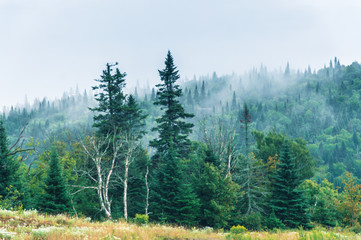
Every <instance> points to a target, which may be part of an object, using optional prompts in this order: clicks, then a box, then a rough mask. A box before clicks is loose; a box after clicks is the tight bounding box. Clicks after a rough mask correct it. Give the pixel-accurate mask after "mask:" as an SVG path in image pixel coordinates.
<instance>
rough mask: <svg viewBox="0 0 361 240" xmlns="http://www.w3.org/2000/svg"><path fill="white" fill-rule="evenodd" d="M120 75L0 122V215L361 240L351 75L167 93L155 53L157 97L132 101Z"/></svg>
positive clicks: (356, 78)
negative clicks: (18, 212) (326, 231)
mask: <svg viewBox="0 0 361 240" xmlns="http://www.w3.org/2000/svg"><path fill="white" fill-rule="evenodd" d="M121 71H123V70H122V69H119V68H118V66H117V65H111V64H107V65H106V68H105V70H104V71H103V73H102V74H101V76H100V78H99V79H98V80H96V81H95V82H94V87H93V89H92V91H88V92H87V91H84V92H83V93H81V92H80V91H79V90H78V89H76V90H75V91H71V92H69V93H64V95H63V97H62V98H61V99H58V100H54V101H50V100H47V99H46V98H44V99H43V100H36V101H35V102H34V103H33V104H29V103H25V104H24V105H23V106H18V107H11V108H8V109H7V108H5V109H4V110H3V113H2V118H1V121H0V165H1V169H0V171H1V173H0V185H1V187H0V196H1V199H0V205H1V207H2V208H9V209H37V210H38V211H41V212H44V213H50V214H55V213H67V214H70V215H75V216H86V217H90V218H92V219H93V220H105V219H120V218H122V219H125V220H128V219H132V218H142V217H144V218H147V217H149V219H150V221H153V222H161V223H170V224H178V225H183V226H187V227H192V226H202V227H205V226H209V227H213V228H217V229H219V228H230V227H232V226H233V225H243V226H245V227H247V228H248V229H254V230H259V229H263V228H268V229H273V228H297V227H299V226H301V225H302V226H303V227H304V228H312V227H314V226H315V225H317V224H321V225H324V226H328V227H334V226H350V227H352V228H353V229H354V230H355V231H361V226H360V223H359V222H360V221H361V220H360V218H359V217H360V214H361V203H360V200H361V187H360V185H359V184H360V183H361V154H360V153H359V143H360V130H361V112H359V110H360V109H361V95H360V88H361V65H360V64H359V63H357V62H354V63H352V64H351V65H349V66H344V65H341V63H340V61H339V59H337V58H335V59H333V60H331V61H330V62H329V64H327V66H326V65H325V66H324V68H322V69H319V70H318V71H315V70H314V71H313V70H312V69H311V67H308V68H307V69H306V70H297V71H296V70H292V69H291V68H290V65H289V64H288V63H287V65H286V67H285V68H284V69H283V70H278V71H271V72H270V71H268V70H267V68H266V67H264V66H261V67H260V68H259V69H256V68H255V69H252V70H251V71H249V72H247V73H245V74H243V75H237V74H232V75H225V76H218V75H217V74H216V73H213V74H212V75H211V76H199V77H194V78H193V79H192V80H184V79H182V80H181V79H180V74H181V69H177V66H176V62H174V59H173V56H172V55H171V53H170V52H168V54H167V57H166V59H165V66H164V69H162V70H159V76H160V80H159V84H157V85H156V86H154V87H145V88H144V87H142V86H137V87H136V88H135V89H127V87H126V73H125V72H121ZM178 71H180V72H178Z"/></svg>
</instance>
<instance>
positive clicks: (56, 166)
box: [39, 147, 71, 214]
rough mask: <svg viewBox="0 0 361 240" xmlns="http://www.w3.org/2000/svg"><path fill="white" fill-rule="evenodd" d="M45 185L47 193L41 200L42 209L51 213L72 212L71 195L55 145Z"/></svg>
mask: <svg viewBox="0 0 361 240" xmlns="http://www.w3.org/2000/svg"><path fill="white" fill-rule="evenodd" d="M45 186H46V187H45V194H44V196H43V197H42V199H41V200H40V202H39V208H40V210H41V211H43V212H46V213H50V214H58V213H65V212H70V207H71V204H70V201H71V200H70V195H69V192H68V189H67V187H66V179H65V177H64V175H63V167H62V166H61V164H60V161H59V157H58V153H57V150H56V148H55V147H52V149H51V152H50V163H49V168H48V171H47V177H46V179H45Z"/></svg>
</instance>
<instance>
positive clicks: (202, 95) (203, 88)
mask: <svg viewBox="0 0 361 240" xmlns="http://www.w3.org/2000/svg"><path fill="white" fill-rule="evenodd" d="M206 97H207V96H206V87H205V85H204V80H203V81H202V87H201V100H202V101H204V100H205V99H206Z"/></svg>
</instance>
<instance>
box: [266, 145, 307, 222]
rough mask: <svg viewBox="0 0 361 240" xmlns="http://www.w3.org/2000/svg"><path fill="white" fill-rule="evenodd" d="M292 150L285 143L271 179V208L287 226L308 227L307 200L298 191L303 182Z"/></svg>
mask: <svg viewBox="0 0 361 240" xmlns="http://www.w3.org/2000/svg"><path fill="white" fill-rule="evenodd" d="M290 149H291V148H290V143H289V141H285V142H284V144H283V147H282V152H281V155H280V161H279V163H278V164H277V165H276V170H275V173H274V175H273V176H272V177H271V179H272V185H271V199H270V207H271V210H272V211H274V213H275V214H276V216H277V217H278V218H279V219H280V220H281V221H282V222H283V223H284V224H285V225H286V226H288V227H291V228H294V227H298V226H300V225H302V226H303V227H308V226H309V218H308V216H307V214H306V206H305V200H304V198H303V195H302V192H301V191H300V190H299V189H298V186H299V185H300V183H301V180H300V176H299V173H298V170H297V169H296V164H295V158H294V157H293V156H292V153H291V150H290Z"/></svg>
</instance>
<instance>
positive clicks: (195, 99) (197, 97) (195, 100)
mask: <svg viewBox="0 0 361 240" xmlns="http://www.w3.org/2000/svg"><path fill="white" fill-rule="evenodd" d="M193 99H194V103H195V104H199V92H198V86H197V84H196V87H195V88H194V97H193Z"/></svg>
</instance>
